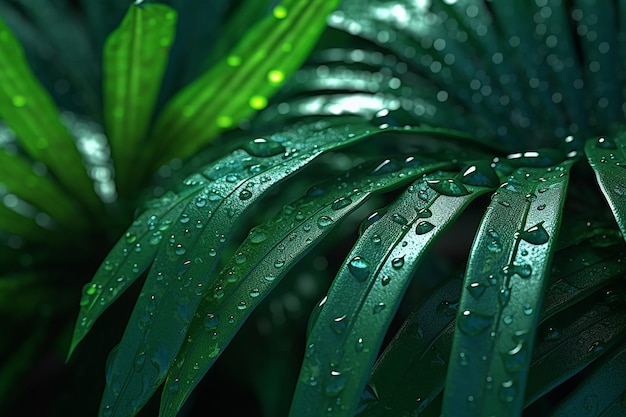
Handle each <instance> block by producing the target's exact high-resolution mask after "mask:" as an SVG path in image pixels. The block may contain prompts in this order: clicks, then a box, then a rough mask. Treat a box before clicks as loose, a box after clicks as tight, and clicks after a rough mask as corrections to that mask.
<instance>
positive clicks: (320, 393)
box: [291, 165, 499, 416]
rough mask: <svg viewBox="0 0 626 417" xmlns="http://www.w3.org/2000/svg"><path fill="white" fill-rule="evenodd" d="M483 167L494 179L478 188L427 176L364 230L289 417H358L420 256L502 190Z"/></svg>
mask: <svg viewBox="0 0 626 417" xmlns="http://www.w3.org/2000/svg"><path fill="white" fill-rule="evenodd" d="M475 168H476V166H474V169H475ZM482 169H484V170H485V169H486V170H490V172H488V173H486V176H488V177H492V176H495V179H496V181H495V182H492V183H488V184H483V186H476V185H471V184H470V183H472V181H470V180H469V178H468V177H467V176H464V175H462V173H461V174H458V173H453V172H441V173H435V174H432V175H427V176H425V177H424V178H423V179H421V180H419V181H416V182H414V183H413V184H412V185H411V186H410V187H409V188H407V190H406V192H405V193H403V194H402V195H401V197H399V198H398V199H397V200H396V201H394V203H392V204H391V205H390V206H389V207H388V208H387V210H386V212H385V214H384V215H382V216H381V217H380V219H379V220H376V221H375V222H373V224H371V225H369V226H368V227H367V228H366V229H365V230H364V231H363V232H362V234H361V236H360V237H359V240H358V241H357V243H356V244H355V246H354V248H353V249H352V250H351V252H350V254H349V255H348V257H347V258H346V261H345V263H344V264H343V265H342V267H341V269H340V271H339V273H338V275H337V277H336V278H335V280H334V281H333V284H332V285H331V288H330V290H329V292H328V296H327V297H325V298H324V300H323V301H322V302H321V303H320V305H319V306H318V308H317V311H314V313H313V315H312V318H311V324H310V331H309V334H308V337H307V348H306V349H307V350H306V354H305V358H304V363H303V365H302V368H301V371H300V376H299V379H298V385H297V387H296V393H295V395H294V399H293V405H292V409H291V415H293V416H296V415H297V416H317V415H320V413H322V412H332V414H333V415H335V416H342V415H346V416H348V415H350V416H351V415H353V413H354V410H355V408H356V405H357V403H358V400H359V397H360V394H361V392H362V391H363V388H364V386H365V383H366V382H367V377H368V375H369V371H370V368H371V366H372V365H373V363H374V360H375V359H376V355H377V353H378V350H379V348H380V345H381V343H382V339H383V337H384V335H385V333H386V331H387V328H388V326H389V324H390V322H391V319H392V318H393V316H394V314H395V312H396V310H397V308H398V306H399V303H400V300H401V299H402V295H403V294H404V292H405V291H406V288H407V286H408V284H409V282H410V280H411V278H412V275H413V272H414V271H415V269H416V266H417V265H418V263H419V261H420V260H421V258H422V256H423V255H424V253H425V252H426V250H427V249H428V247H429V246H430V245H431V244H432V242H433V241H434V240H435V239H436V238H437V237H438V236H439V235H440V234H441V233H443V231H444V230H445V228H446V227H447V226H448V225H450V224H451V223H452V221H453V220H454V219H455V218H456V217H457V216H458V215H459V214H460V213H461V212H462V211H463V209H464V208H465V207H466V206H467V205H468V204H469V203H471V202H472V201H473V200H474V199H475V198H477V197H479V196H480V195H482V194H484V193H486V192H488V191H489V190H490V189H491V190H492V189H493V188H495V187H496V186H497V185H499V182H498V181H497V176H496V175H495V173H494V172H493V169H492V168H491V167H490V166H489V165H486V166H485V167H483V168H482Z"/></svg>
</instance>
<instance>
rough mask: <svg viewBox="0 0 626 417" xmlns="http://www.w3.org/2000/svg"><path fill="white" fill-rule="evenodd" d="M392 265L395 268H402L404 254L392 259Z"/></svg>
mask: <svg viewBox="0 0 626 417" xmlns="http://www.w3.org/2000/svg"><path fill="white" fill-rule="evenodd" d="M391 266H392V267H393V268H394V269H400V268H402V267H403V266H404V256H401V257H399V258H394V259H393V260H392V261H391Z"/></svg>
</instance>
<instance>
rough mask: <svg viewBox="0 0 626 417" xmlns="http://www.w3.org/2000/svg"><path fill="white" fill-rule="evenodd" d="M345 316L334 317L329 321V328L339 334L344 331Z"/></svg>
mask: <svg viewBox="0 0 626 417" xmlns="http://www.w3.org/2000/svg"><path fill="white" fill-rule="evenodd" d="M346 327H347V326H346V316H345V315H343V316H339V317H335V319H333V321H331V322H330V328H331V330H332V331H333V332H335V333H337V334H341V333H343V332H345V331H346Z"/></svg>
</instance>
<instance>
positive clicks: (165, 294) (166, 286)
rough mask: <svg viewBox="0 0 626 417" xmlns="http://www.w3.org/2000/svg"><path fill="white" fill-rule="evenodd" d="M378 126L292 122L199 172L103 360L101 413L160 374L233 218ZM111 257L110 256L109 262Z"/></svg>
mask: <svg viewBox="0 0 626 417" xmlns="http://www.w3.org/2000/svg"><path fill="white" fill-rule="evenodd" d="M382 131H383V130H381V129H378V128H375V127H372V126H371V124H370V123H369V122H367V121H364V120H359V119H354V118H338V119H334V120H333V121H332V123H331V121H323V122H314V123H310V124H307V125H300V126H297V127H294V128H293V129H290V130H287V131H284V132H281V133H277V134H274V135H272V136H269V137H268V138H256V139H253V140H249V141H247V142H242V143H241V144H240V146H241V149H237V150H235V151H233V152H232V153H231V154H230V155H228V156H226V157H224V158H222V159H220V160H218V161H216V162H215V163H213V164H211V165H209V166H207V167H205V168H204V169H203V170H201V172H199V175H201V178H202V177H203V179H201V181H203V182H204V184H203V185H202V190H201V191H200V192H198V193H196V194H195V195H194V196H193V197H192V198H191V199H190V200H189V201H188V202H185V204H184V208H183V210H182V214H180V217H179V219H178V220H177V221H174V222H173V224H172V227H171V228H170V229H169V230H168V232H167V233H168V234H169V238H167V239H166V240H164V241H163V243H162V244H161V245H160V247H159V248H158V251H157V253H156V257H155V259H154V264H153V266H152V267H151V269H150V272H149V273H148V277H147V279H146V282H145V284H144V287H143V290H142V292H141V294H140V296H139V299H138V301H137V304H136V306H135V309H134V310H133V314H132V315H131V318H130V320H129V323H128V325H127V328H126V331H125V333H124V336H123V338H122V341H121V343H120V346H119V352H120V353H118V354H117V355H116V356H115V359H114V360H112V362H111V363H112V367H111V371H110V372H109V377H108V378H107V387H106V390H105V393H104V397H103V402H102V407H101V413H102V414H105V415H106V414H109V413H111V415H115V414H116V413H121V414H122V415H131V414H133V413H135V412H136V411H137V410H138V409H139V408H140V407H141V406H142V405H143V403H145V401H147V400H148V399H149V398H150V396H151V395H152V393H153V392H154V390H156V388H158V386H159V385H160V383H161V382H162V381H163V379H164V378H165V375H166V373H167V371H168V369H169V367H170V365H171V363H172V361H173V360H174V357H175V355H176V353H177V352H178V350H179V349H180V347H181V345H182V343H183V341H184V340H185V330H186V329H187V327H188V326H189V324H190V322H191V320H192V318H193V316H194V314H195V312H196V309H197V307H198V304H199V303H200V300H201V299H202V298H203V297H205V296H207V291H209V290H210V289H209V288H208V286H207V284H208V282H209V278H210V277H211V274H212V273H213V271H214V269H215V268H216V266H217V263H218V260H219V258H220V254H221V253H222V251H223V249H224V247H225V245H226V243H227V242H228V241H229V239H230V235H231V234H232V232H233V229H234V228H235V227H236V225H237V219H239V218H241V217H242V216H243V215H244V214H245V213H246V212H247V211H248V210H249V209H250V208H251V207H253V205H254V203H256V202H257V201H258V200H259V199H260V198H261V197H262V196H263V195H264V194H265V193H266V192H267V191H268V190H270V189H271V188H272V187H274V186H275V185H276V184H278V183H279V182H281V181H283V180H285V179H286V178H288V177H290V176H292V175H293V174H295V173H296V172H298V171H299V170H301V169H302V168H304V167H305V166H306V165H308V164H309V163H311V162H312V161H313V160H315V159H316V158H317V157H318V156H320V155H322V154H323V153H325V152H328V151H330V150H336V149H340V148H343V147H346V146H348V145H350V144H354V143H357V142H359V141H362V140H364V139H365V138H368V137H370V136H372V135H373V134H375V133H380V132H382ZM190 180H191V179H190ZM191 182H192V183H193V182H195V181H191ZM142 227H143V228H144V229H145V225H144V226H142ZM141 250H143V249H141ZM150 253H151V254H152V251H151V252H150ZM207 254H208V257H207ZM151 256H152V255H151ZM118 258H119V255H113V257H112V261H115V260H117V259H118Z"/></svg>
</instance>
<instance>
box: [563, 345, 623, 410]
mask: <svg viewBox="0 0 626 417" xmlns="http://www.w3.org/2000/svg"><path fill="white" fill-rule="evenodd" d="M622 340H623V339H622ZM625 375H626V348H625V347H624V345H623V343H622V344H621V346H616V347H615V348H614V349H613V350H612V351H611V352H610V353H608V354H607V355H606V357H605V358H603V360H602V362H601V363H600V364H598V366H597V368H596V369H594V370H593V372H591V373H590V375H588V377H587V378H586V379H585V381H584V382H581V383H580V384H579V385H578V386H577V387H576V388H575V389H574V391H573V392H572V393H571V394H569V395H568V396H567V397H566V398H565V399H564V401H563V402H562V403H561V404H560V405H559V406H558V407H557V409H556V410H555V412H554V414H553V415H555V416H573V417H578V416H602V417H617V416H620V415H623V413H624V386H625V385H626V381H625V380H624V379H625V378H624V376H625Z"/></svg>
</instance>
